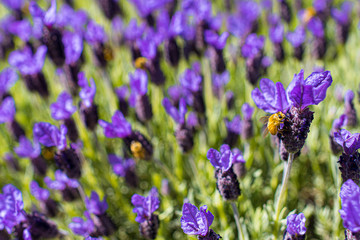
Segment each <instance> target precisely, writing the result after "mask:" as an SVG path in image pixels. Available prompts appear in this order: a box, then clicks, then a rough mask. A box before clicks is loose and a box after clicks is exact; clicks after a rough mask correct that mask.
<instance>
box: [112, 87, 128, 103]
mask: <svg viewBox="0 0 360 240" xmlns="http://www.w3.org/2000/svg"><path fill="white" fill-rule="evenodd" d="M115 93H116V95H117V97H118V98H119V99H122V100H124V99H127V98H128V97H129V88H128V87H127V86H121V87H118V88H116V89H115Z"/></svg>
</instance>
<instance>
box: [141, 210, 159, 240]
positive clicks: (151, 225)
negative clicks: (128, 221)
mask: <svg viewBox="0 0 360 240" xmlns="http://www.w3.org/2000/svg"><path fill="white" fill-rule="evenodd" d="M159 225H160V221H159V217H158V215H156V214H151V217H150V218H149V219H147V220H145V221H144V222H142V223H140V233H141V235H142V236H144V237H145V238H146V239H155V238H156V235H157V231H158V229H159Z"/></svg>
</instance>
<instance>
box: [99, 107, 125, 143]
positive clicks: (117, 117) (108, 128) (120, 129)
mask: <svg viewBox="0 0 360 240" xmlns="http://www.w3.org/2000/svg"><path fill="white" fill-rule="evenodd" d="M111 121H112V123H109V122H106V121H104V120H99V125H100V126H101V127H102V128H104V135H105V137H107V138H124V137H127V136H129V135H130V134H131V133H132V130H131V124H130V123H129V122H127V121H126V119H125V117H124V115H123V114H122V113H121V112H120V111H116V112H115V113H114V116H112V118H111Z"/></svg>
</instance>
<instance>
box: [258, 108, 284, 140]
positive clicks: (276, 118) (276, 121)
mask: <svg viewBox="0 0 360 240" xmlns="http://www.w3.org/2000/svg"><path fill="white" fill-rule="evenodd" d="M285 119H286V116H285V114H284V113H282V112H277V113H274V114H273V115H271V116H264V117H262V118H260V121H261V122H262V123H264V124H265V125H266V128H265V130H264V133H263V136H264V137H266V135H267V134H268V133H269V132H270V133H271V134H272V135H275V134H276V133H277V132H278V131H279V130H280V129H279V127H280V124H281V123H284V121H285Z"/></svg>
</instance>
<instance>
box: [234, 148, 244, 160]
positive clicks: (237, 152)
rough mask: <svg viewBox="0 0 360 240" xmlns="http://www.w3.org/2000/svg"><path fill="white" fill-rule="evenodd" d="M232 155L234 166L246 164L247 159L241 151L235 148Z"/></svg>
mask: <svg viewBox="0 0 360 240" xmlns="http://www.w3.org/2000/svg"><path fill="white" fill-rule="evenodd" d="M231 152H232V154H233V159H232V164H235V163H245V159H244V156H243V153H242V152H241V151H240V149H238V148H233V149H232V150H231Z"/></svg>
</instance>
